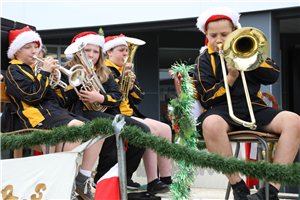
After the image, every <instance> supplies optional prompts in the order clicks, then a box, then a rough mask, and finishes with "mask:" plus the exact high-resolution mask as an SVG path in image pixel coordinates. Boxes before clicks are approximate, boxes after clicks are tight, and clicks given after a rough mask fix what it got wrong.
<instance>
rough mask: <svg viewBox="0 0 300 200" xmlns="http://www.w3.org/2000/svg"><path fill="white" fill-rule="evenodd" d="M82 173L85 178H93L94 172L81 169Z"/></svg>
mask: <svg viewBox="0 0 300 200" xmlns="http://www.w3.org/2000/svg"><path fill="white" fill-rule="evenodd" d="M80 173H82V174H83V175H84V176H87V177H91V175H92V171H88V170H84V169H80Z"/></svg>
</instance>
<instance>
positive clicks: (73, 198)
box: [71, 190, 78, 200]
mask: <svg viewBox="0 0 300 200" xmlns="http://www.w3.org/2000/svg"><path fill="white" fill-rule="evenodd" d="M71 200H78V198H77V195H76V193H75V190H72V193H71Z"/></svg>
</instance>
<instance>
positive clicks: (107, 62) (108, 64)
mask: <svg viewBox="0 0 300 200" xmlns="http://www.w3.org/2000/svg"><path fill="white" fill-rule="evenodd" d="M105 65H106V66H111V67H114V68H116V69H117V70H118V71H119V72H120V73H121V72H122V67H118V66H117V65H115V64H114V63H112V62H111V61H110V60H109V59H105Z"/></svg>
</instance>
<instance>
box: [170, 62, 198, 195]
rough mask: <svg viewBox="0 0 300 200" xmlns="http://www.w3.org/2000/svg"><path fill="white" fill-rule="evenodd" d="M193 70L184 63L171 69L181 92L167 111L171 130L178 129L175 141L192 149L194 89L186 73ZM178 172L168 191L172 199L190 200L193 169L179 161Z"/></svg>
mask: <svg viewBox="0 0 300 200" xmlns="http://www.w3.org/2000/svg"><path fill="white" fill-rule="evenodd" d="M192 68H193V65H191V66H188V65H186V64H184V63H182V62H181V63H178V62H176V63H175V64H174V65H172V67H171V71H170V75H171V76H173V77H174V78H176V79H175V81H179V82H180V83H178V89H179V90H180V91H181V92H182V93H181V94H180V95H179V97H178V98H177V99H172V100H171V101H170V104H169V105H168V106H169V110H170V111H171V113H170V117H171V122H172V128H173V129H178V131H175V133H177V134H176V135H175V136H176V137H175V140H176V141H177V140H178V138H179V139H180V142H181V144H182V145H185V146H187V147H190V148H192V149H196V148H197V144H196V143H197V138H196V137H197V132H196V130H195V129H196V120H195V119H194V117H193V115H192V113H191V109H192V105H193V104H194V103H195V101H196V100H195V88H194V87H193V84H192V80H191V79H190V77H189V75H188V73H189V72H190V70H191V69H192ZM178 167H179V170H178V171H177V172H176V174H175V176H174V177H173V178H172V180H173V184H172V185H171V187H170V189H171V192H172V196H173V199H175V200H182V199H190V190H189V189H188V188H190V187H191V185H192V184H193V182H194V180H195V171H196V169H195V167H194V166H193V165H192V164H190V163H187V162H185V160H181V161H179V162H178Z"/></svg>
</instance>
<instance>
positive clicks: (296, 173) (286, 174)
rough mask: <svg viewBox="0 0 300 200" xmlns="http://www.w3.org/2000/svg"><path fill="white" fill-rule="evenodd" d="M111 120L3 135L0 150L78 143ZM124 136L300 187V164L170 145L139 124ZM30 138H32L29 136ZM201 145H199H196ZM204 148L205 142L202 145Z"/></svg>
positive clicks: (223, 169) (201, 162)
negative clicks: (238, 157)
mask: <svg viewBox="0 0 300 200" xmlns="http://www.w3.org/2000/svg"><path fill="white" fill-rule="evenodd" d="M111 124H112V121H111V120H109V119H94V120H92V121H91V122H89V123H86V125H83V126H79V127H78V126H77V127H69V128H67V127H59V128H57V129H54V131H51V132H44V131H34V132H35V134H33V135H25V134H18V135H5V134H1V150H2V151H3V150H8V149H12V150H14V149H19V148H29V147H31V146H39V145H42V144H48V145H52V146H54V145H56V144H58V143H60V142H75V141H78V140H79V139H84V140H86V139H88V138H90V137H93V136H96V135H99V133H100V134H103V135H106V134H111V133H112V132H113V129H112V125H111ZM121 136H122V137H123V138H125V139H126V140H127V141H128V142H129V143H131V144H134V145H135V146H137V147H142V148H145V147H147V148H150V149H152V150H154V151H155V152H157V153H158V154H159V155H161V156H166V157H168V158H172V159H173V160H175V161H177V162H179V161H181V160H185V162H186V163H189V164H192V165H194V166H195V167H202V168H211V169H214V170H215V171H216V172H219V173H228V174H233V173H235V172H239V173H241V174H244V175H246V176H249V177H256V178H258V179H265V180H267V181H272V182H275V183H281V184H284V185H287V186H300V163H294V164H291V165H288V166H286V165H279V164H272V163H266V162H261V161H258V162H252V161H250V162H245V160H238V159H236V158H224V157H222V156H221V155H219V154H211V153H207V152H206V151H204V150H201V151H199V150H197V149H193V148H189V147H187V146H183V145H178V144H170V143H169V142H168V141H167V140H166V139H163V138H160V137H157V136H154V135H151V134H149V133H145V132H143V131H142V130H141V129H140V128H139V127H136V126H128V125H125V126H124V128H123V129H122V132H121ZM28 138H30V139H28ZM197 145H198V144H197ZM199 146H201V147H202V148H203V147H204V145H203V144H202V143H201V144H199Z"/></svg>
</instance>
